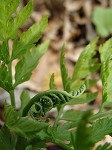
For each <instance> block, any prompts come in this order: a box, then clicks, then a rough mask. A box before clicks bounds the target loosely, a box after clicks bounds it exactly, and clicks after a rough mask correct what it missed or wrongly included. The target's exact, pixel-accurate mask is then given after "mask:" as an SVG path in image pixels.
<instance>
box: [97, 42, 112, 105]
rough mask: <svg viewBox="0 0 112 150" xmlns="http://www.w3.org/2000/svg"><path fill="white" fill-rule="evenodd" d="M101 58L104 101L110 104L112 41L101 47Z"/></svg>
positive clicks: (111, 96) (111, 95)
mask: <svg viewBox="0 0 112 150" xmlns="http://www.w3.org/2000/svg"><path fill="white" fill-rule="evenodd" d="M100 57H101V77H102V85H103V90H102V92H103V94H102V101H103V103H104V102H110V101H111V98H112V92H111V90H112V88H111V82H110V81H111V80H112V60H111V59H112V39H109V40H108V41H107V42H105V43H104V44H103V45H102V46H100Z"/></svg>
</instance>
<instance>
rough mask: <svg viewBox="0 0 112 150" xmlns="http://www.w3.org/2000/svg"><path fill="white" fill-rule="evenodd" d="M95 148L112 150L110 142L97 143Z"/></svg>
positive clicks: (97, 149)
mask: <svg viewBox="0 0 112 150" xmlns="http://www.w3.org/2000/svg"><path fill="white" fill-rule="evenodd" d="M96 150H112V146H111V145H110V143H105V144H104V145H99V146H98V147H97V148H96Z"/></svg>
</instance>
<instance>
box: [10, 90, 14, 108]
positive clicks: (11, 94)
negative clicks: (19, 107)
mask: <svg viewBox="0 0 112 150" xmlns="http://www.w3.org/2000/svg"><path fill="white" fill-rule="evenodd" d="M9 94H10V100H11V105H12V106H13V107H15V95H14V90H12V91H10V93H9Z"/></svg>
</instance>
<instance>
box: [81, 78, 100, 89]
mask: <svg viewBox="0 0 112 150" xmlns="http://www.w3.org/2000/svg"><path fill="white" fill-rule="evenodd" d="M97 81H98V80H96V79H91V80H85V82H84V83H85V85H86V89H90V88H91V87H93V86H94V85H95V84H96V83H97Z"/></svg>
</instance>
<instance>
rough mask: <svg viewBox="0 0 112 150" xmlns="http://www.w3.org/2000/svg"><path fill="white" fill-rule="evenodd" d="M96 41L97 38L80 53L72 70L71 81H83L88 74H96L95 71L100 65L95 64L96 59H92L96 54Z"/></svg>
mask: <svg viewBox="0 0 112 150" xmlns="http://www.w3.org/2000/svg"><path fill="white" fill-rule="evenodd" d="M97 41H98V38H96V39H94V40H93V41H92V42H90V44H89V45H87V47H86V48H85V49H84V51H83V52H82V53H81V55H80V57H79V59H78V61H77V63H76V65H75V68H74V72H73V75H72V81H74V80H77V79H83V78H85V77H87V76H89V75H90V74H92V73H94V72H96V70H97V69H98V68H99V66H100V65H99V64H98V63H97V59H96V58H94V56H95V54H96V43H97ZM96 63H97V64H96Z"/></svg>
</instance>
